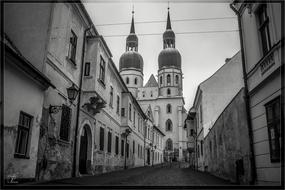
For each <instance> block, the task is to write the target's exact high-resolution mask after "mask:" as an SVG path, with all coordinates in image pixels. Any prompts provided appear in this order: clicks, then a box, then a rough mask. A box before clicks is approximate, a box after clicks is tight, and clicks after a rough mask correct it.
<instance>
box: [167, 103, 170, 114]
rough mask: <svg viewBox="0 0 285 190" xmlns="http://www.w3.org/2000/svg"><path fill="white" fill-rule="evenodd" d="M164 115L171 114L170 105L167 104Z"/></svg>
mask: <svg viewBox="0 0 285 190" xmlns="http://www.w3.org/2000/svg"><path fill="white" fill-rule="evenodd" d="M166 113H171V105H170V104H167V106H166Z"/></svg>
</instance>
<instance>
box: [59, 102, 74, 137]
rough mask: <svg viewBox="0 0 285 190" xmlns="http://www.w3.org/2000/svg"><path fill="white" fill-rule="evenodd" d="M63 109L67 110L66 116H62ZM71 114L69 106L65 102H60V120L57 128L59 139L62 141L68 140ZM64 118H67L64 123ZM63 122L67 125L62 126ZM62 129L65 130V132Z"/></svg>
mask: <svg viewBox="0 0 285 190" xmlns="http://www.w3.org/2000/svg"><path fill="white" fill-rule="evenodd" d="M64 110H68V111H69V115H68V118H64V115H63V114H65V113H64ZM71 115H72V110H71V108H70V107H69V106H67V105H65V104H62V106H61V121H60V129H59V139H60V140H62V141H66V142H69V140H70V126H71ZM65 120H68V121H67V123H64V122H65ZM64 124H66V125H67V126H63V125H64ZM64 130H67V132H66V131H64ZM64 135H67V136H64Z"/></svg>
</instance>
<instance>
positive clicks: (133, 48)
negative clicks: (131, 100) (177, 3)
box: [119, 8, 182, 98]
mask: <svg viewBox="0 0 285 190" xmlns="http://www.w3.org/2000/svg"><path fill="white" fill-rule="evenodd" d="M150 48H151V47H150ZM143 66H144V63H143V58H142V56H141V55H140V54H139V53H138V37H137V35H136V34H135V26H134V12H132V23H131V30H130V34H129V35H128V37H127V39H126V52H125V53H123V55H122V56H121V58H120V62H119V70H120V74H121V76H122V78H123V80H124V82H125V84H126V85H127V87H128V89H129V90H130V92H131V93H132V94H133V96H134V97H135V98H137V96H138V88H141V87H143ZM158 67H159V69H158V96H159V97H161V96H162V97H177V96H182V71H181V55H180V53H179V51H178V50H177V49H175V33H174V32H173V30H172V28H171V21H170V15H169V8H168V15H167V25H166V31H165V32H164V33H163V50H162V51H161V52H160V54H159V56H158Z"/></svg>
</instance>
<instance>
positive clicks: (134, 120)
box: [134, 109, 136, 127]
mask: <svg viewBox="0 0 285 190" xmlns="http://www.w3.org/2000/svg"><path fill="white" fill-rule="evenodd" d="M134 127H136V112H135V109H134Z"/></svg>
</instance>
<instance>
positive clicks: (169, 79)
mask: <svg viewBox="0 0 285 190" xmlns="http://www.w3.org/2000/svg"><path fill="white" fill-rule="evenodd" d="M170 82H171V78H170V74H168V75H167V76H166V83H167V84H168V85H170Z"/></svg>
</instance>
